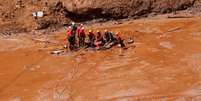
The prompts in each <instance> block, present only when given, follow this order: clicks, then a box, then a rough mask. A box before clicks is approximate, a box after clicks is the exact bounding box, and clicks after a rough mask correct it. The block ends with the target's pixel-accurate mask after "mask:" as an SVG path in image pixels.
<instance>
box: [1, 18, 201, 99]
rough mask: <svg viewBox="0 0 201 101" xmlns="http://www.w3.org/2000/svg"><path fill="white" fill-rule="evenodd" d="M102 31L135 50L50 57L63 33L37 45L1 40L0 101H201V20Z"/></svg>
mask: <svg viewBox="0 0 201 101" xmlns="http://www.w3.org/2000/svg"><path fill="white" fill-rule="evenodd" d="M106 28H108V29H112V30H115V31H121V32H122V33H123V35H122V36H123V37H124V38H128V37H131V36H132V37H134V39H135V46H136V47H133V46H134V45H133V44H130V45H128V47H129V48H128V49H127V50H123V49H120V48H116V47H115V48H112V49H110V50H104V51H90V50H89V51H81V52H71V53H66V54H62V55H52V54H50V51H51V50H52V49H55V48H59V47H60V45H61V44H62V43H63V39H62V38H63V37H64V36H65V33H64V31H63V32H58V33H56V34H53V35H48V36H46V37H45V38H44V37H37V38H35V39H37V40H38V41H36V40H31V38H33V37H31V36H27V35H21V36H18V37H13V38H3V37H1V39H0V47H1V48H0V101H200V100H201V46H200V45H201V34H200V33H201V19H200V18H182V19H179V18H178V19H141V20H135V21H133V22H129V23H125V24H120V25H114V26H110V25H109V26H107V27H106ZM96 29H100V30H101V29H105V28H103V27H96ZM47 39H48V41H50V42H43V41H41V40H47ZM51 42H52V43H51ZM53 43H57V45H56V44H53Z"/></svg>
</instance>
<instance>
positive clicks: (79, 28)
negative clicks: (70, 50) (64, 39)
mask: <svg viewBox="0 0 201 101" xmlns="http://www.w3.org/2000/svg"><path fill="white" fill-rule="evenodd" d="M83 27H84V25H83V24H80V25H79V26H78V27H77V33H78V34H79V33H80V31H81V29H82V28H83Z"/></svg>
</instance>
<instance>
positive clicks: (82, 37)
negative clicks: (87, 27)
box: [78, 27, 86, 47]
mask: <svg viewBox="0 0 201 101" xmlns="http://www.w3.org/2000/svg"><path fill="white" fill-rule="evenodd" d="M78 38H79V47H84V46H85V42H84V41H85V38H86V35H85V31H84V27H81V29H79V32H78Z"/></svg>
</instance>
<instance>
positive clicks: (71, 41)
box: [67, 27, 75, 50]
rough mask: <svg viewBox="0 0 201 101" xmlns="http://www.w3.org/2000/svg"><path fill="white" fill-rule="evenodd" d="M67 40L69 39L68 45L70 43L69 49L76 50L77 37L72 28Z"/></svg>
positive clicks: (68, 32) (69, 30)
mask: <svg viewBox="0 0 201 101" xmlns="http://www.w3.org/2000/svg"><path fill="white" fill-rule="evenodd" d="M67 39H68V43H69V49H70V50H74V49H75V36H74V35H73V31H72V28H71V27H69V29H68V31H67Z"/></svg>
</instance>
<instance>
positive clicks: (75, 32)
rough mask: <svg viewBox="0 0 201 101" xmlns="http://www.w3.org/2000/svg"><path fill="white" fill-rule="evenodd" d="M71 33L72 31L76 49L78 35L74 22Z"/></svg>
mask: <svg viewBox="0 0 201 101" xmlns="http://www.w3.org/2000/svg"><path fill="white" fill-rule="evenodd" d="M71 31H72V37H73V41H74V47H75V48H76V47H77V45H76V35H77V25H76V24H75V22H72V24H71Z"/></svg>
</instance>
